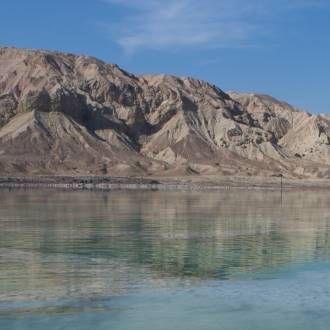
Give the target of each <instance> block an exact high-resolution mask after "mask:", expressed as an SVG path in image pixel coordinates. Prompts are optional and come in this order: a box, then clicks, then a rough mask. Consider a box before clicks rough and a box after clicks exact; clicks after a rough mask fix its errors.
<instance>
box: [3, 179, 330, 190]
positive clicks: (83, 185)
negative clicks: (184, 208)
mask: <svg viewBox="0 0 330 330" xmlns="http://www.w3.org/2000/svg"><path fill="white" fill-rule="evenodd" d="M4 188H7V189H8V188H9V189H61V190H108V191H114V190H142V191H146V190H151V191H157V190H160V191H162V190H172V191H175V190H177V191H180V190H181V191H194V190H197V191H198V190H229V189H240V190H272V191H279V190H281V182H280V178H277V177H215V176H204V177H182V178H168V177H157V178H145V177H110V176H24V177H23V176H20V177H19V176H17V177H15V176H10V177H0V189H4ZM283 190H330V180H315V179H313V180H311V179H310V180H303V179H301V180H297V179H286V178H284V179H283Z"/></svg>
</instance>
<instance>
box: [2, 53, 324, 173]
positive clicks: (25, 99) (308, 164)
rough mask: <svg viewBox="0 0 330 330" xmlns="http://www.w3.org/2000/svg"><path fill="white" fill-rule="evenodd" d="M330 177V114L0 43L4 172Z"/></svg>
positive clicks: (186, 79)
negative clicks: (135, 73) (1, 45)
mask: <svg viewBox="0 0 330 330" xmlns="http://www.w3.org/2000/svg"><path fill="white" fill-rule="evenodd" d="M279 174H282V175H284V176H286V177H289V178H297V179H298V178H330V116H329V115H316V114H310V113H307V112H304V111H300V110H298V109H296V108H295V107H293V106H291V105H289V104H287V103H285V102H282V101H279V100H276V99H274V98H272V97H270V96H266V95H258V94H242V93H236V92H228V93H225V92H224V91H222V90H221V89H219V88H218V87H216V86H214V85H212V84H209V83H207V82H205V81H201V80H196V79H192V78H189V77H175V76H169V75H140V76H137V75H133V74H130V73H128V72H126V71H124V70H122V69H121V68H120V67H118V66H117V65H115V64H107V63H105V62H103V61H100V60H98V59H96V58H93V57H87V56H78V55H72V54H66V53H59V52H51V51H41V50H27V49H16V48H0V175H1V176H8V175H109V176H162V177H167V176H169V177H174V176H188V175H201V176H202V175H219V176H274V175H279Z"/></svg>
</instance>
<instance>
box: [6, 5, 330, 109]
mask: <svg viewBox="0 0 330 330" xmlns="http://www.w3.org/2000/svg"><path fill="white" fill-rule="evenodd" d="M329 18H330V1H329V0H249V1H247V0H203V1H202V0H163V1H161V0H49V1H46V0H28V1H27V0H2V1H1V12H0V29H1V33H0V44H1V45H2V46H16V47H27V48H43V49H54V50H62V51H68V52H73V53H80V54H87V55H93V56H95V57H98V58H101V59H103V60H105V61H107V62H111V63H117V64H118V65H120V66H121V67H123V68H124V69H126V70H128V71H130V72H133V73H136V74H140V73H168V74H175V75H184V76H192V77H195V78H199V79H204V80H208V81H210V82H212V83H214V84H216V85H217V86H219V87H220V88H222V89H223V90H225V91H228V90H236V91H242V92H259V93H265V94H270V95H273V96H275V97H277V98H280V99H283V100H286V101H288V102H289V103H291V104H293V105H295V106H298V107H301V108H303V109H305V110H308V111H310V112H314V113H330V65H329V62H330V37H329V34H330V19H329Z"/></svg>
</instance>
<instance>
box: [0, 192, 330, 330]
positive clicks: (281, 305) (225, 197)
mask: <svg viewBox="0 0 330 330" xmlns="http://www.w3.org/2000/svg"><path fill="white" fill-rule="evenodd" d="M0 200H1V209H0V226H1V232H0V329H1V330H2V329H6V328H8V329H15V327H16V328H17V329H25V328H26V329H43V327H45V326H47V327H48V328H49V329H50V330H51V329H68V328H70V327H71V328H72V327H73V328H75V329H90V328H91V327H94V329H109V328H111V329H149V328H150V329H168V328H170V327H174V328H180V329H185V328H187V329H188V328H189V329H202V328H204V329H237V327H238V328H244V329H250V328H251V329H264V328H265V325H267V327H266V328H267V329H305V328H306V329H308V327H307V325H308V326H313V328H314V329H328V328H327V327H324V326H325V324H326V322H329V321H330V307H328V306H330V304H329V302H330V301H329V300H330V295H329V290H330V266H329V265H328V263H327V261H328V260H329V259H330V258H329V251H330V249H329V247H330V240H329V234H330V230H329V224H330V212H329V211H330V206H329V201H330V196H328V194H326V193H323V192H320V193H315V192H303V193H298V192H290V193H287V194H286V195H285V199H284V202H283V204H282V205H281V204H280V201H279V195H278V194H277V193H270V192H268V193H265V192H253V193H252V192H248V193H243V192H238V191H231V192H210V193H206V192H192V193H183V192H111V193H105V192H59V191H41V192H38V191H0ZM328 315H329V316H328ZM145 318H147V320H148V326H147V325H146V323H145V322H144V321H143V320H144V319H145ZM159 319H161V320H162V322H161V323H160V322H159ZM55 321H56V322H55ZM54 322H55V323H54ZM93 322H94V325H93ZM95 322H96V325H97V326H96V325H95ZM50 324H54V325H53V326H51V325H50ZM249 327H250V328H249ZM304 327H305V328H304Z"/></svg>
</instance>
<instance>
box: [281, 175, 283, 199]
mask: <svg viewBox="0 0 330 330" xmlns="http://www.w3.org/2000/svg"><path fill="white" fill-rule="evenodd" d="M282 201H283V174H281V202H282Z"/></svg>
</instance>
